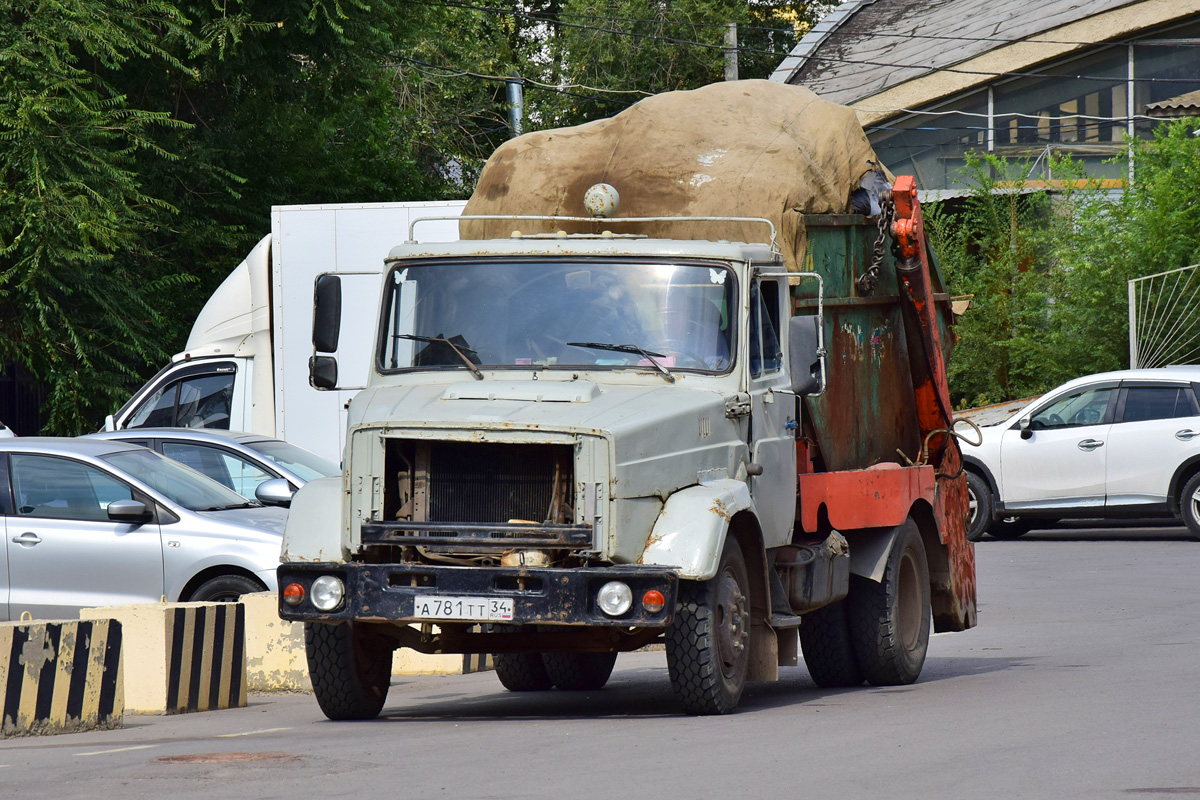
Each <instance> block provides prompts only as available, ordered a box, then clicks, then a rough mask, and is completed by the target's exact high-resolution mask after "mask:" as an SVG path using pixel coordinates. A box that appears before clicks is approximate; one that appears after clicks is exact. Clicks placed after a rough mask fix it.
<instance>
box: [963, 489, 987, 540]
mask: <svg viewBox="0 0 1200 800" xmlns="http://www.w3.org/2000/svg"><path fill="white" fill-rule="evenodd" d="M967 500H968V503H969V505H970V513H969V514H968V515H967V541H968V542H978V541H979V540H980V539H982V538H983V535H984V534H985V533H987V529H988V526H990V525H991V524H992V490H991V489H989V488H988V484H987V481H985V480H984V479H983V478H982V477H980V476H979V475H976V474H975V473H974V472H968V473H967Z"/></svg>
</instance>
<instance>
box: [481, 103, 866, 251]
mask: <svg viewBox="0 0 1200 800" xmlns="http://www.w3.org/2000/svg"><path fill="white" fill-rule="evenodd" d="M876 163H877V162H876V158H875V154H874V152H873V151H872V149H871V146H870V144H869V143H868V142H867V137H866V135H865V134H864V133H863V130H862V127H861V126H860V125H859V123H858V120H857V118H856V117H855V114H854V112H853V111H851V110H850V109H848V108H846V107H844V106H839V105H835V104H833V103H828V102H825V101H824V100H821V99H819V98H818V97H817V96H816V95H815V94H813V93H812V92H811V91H809V90H808V89H805V88H802V87H799V86H788V85H785V84H780V83H772V82H770V81H764V80H749V81H733V82H727V83H715V84H712V85H709V86H705V87H703V88H701V89H695V90H692V91H681V92H667V93H665V94H660V95H655V96H654V97H649V98H646V99H645V100H642V101H641V102H639V103H637V104H635V105H633V106H631V107H629V108H627V109H626V110H624V111H622V112H621V113H619V114H617V115H616V116H614V117H612V118H609V119H602V120H597V121H595V122H589V123H587V124H585V125H579V126H576V127H574V128H560V129H555V130H546V131H538V132H536V133H528V134H525V135H524V136H520V137H518V138H516V139H513V140H511V141H509V142H506V143H505V144H503V145H501V146H500V147H499V148H498V149H497V150H496V152H495V153H493V154H492V157H491V158H490V159H489V160H488V162H487V164H486V166H485V167H484V169H483V173H482V174H481V175H480V178H479V185H478V186H477V187H476V189H475V193H474V194H473V195H471V199H470V201H469V202H468V203H467V206H466V208H465V209H464V211H463V214H464V215H469V214H536V215H558V216H574V217H583V216H588V214H587V212H586V211H585V209H584V205H583V196H584V193H585V192H586V191H587V189H588V188H589V187H590V186H592V185H594V184H597V183H609V184H612V185H613V186H614V187H616V189H617V191H618V192H619V193H620V198H621V202H620V210H619V211H618V212H617V217H618V218H619V217H649V216H672V217H676V216H687V217H697V216H737V217H765V218H766V219H769V220H771V222H773V223H774V224H775V227H776V229H777V242H778V244H779V247H780V250H781V251H782V252H783V255H784V258H785V260H786V261H787V265H788V268H789V269H792V270H796V269H800V268H801V266H800V265H802V264H803V253H804V223H803V220H802V218H801V215H802V214H828V213H844V212H846V211H847V210H848V208H849V196H850V192H851V191H853V190H854V189H856V188H858V185H859V180H860V179H861V178H862V177H863V176H864V175H865V174H866V173H868V172H870V171H871V170H872V169H874V168H875V166H876ZM459 227H460V235H461V236H462V238H464V239H487V238H505V237H508V236H509V235H510V234H511V232H512V231H513V230H520V231H521V232H522V233H548V232H555V231H558V230H566V231H567V232H569V233H577V232H599V231H601V230H612V231H613V232H615V233H645V234H647V235H650V236H652V237H664V238H676V239H709V240H717V239H729V240H732V241H752V242H761V241H766V239H767V237H768V233H767V230H766V228H765V226H763V225H761V224H758V225H753V224H751V225H746V224H724V225H722V224H714V223H654V224H652V225H637V226H634V225H632V224H628V223H627V224H625V225H621V224H620V223H619V222H617V221H616V219H613V220H605V221H603V222H602V223H562V222H557V221H550V222H544V223H537V222H532V221H527V220H522V221H520V222H519V223H517V222H514V221H478V220H476V221H471V220H464V221H463V222H461V223H460V224H459Z"/></svg>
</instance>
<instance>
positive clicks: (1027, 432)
mask: <svg viewBox="0 0 1200 800" xmlns="http://www.w3.org/2000/svg"><path fill="white" fill-rule="evenodd" d="M1017 427H1018V428H1020V429H1021V438H1022V439H1032V438H1033V423H1032V422H1030V420H1029V417H1021V419H1020V421H1018V422H1017Z"/></svg>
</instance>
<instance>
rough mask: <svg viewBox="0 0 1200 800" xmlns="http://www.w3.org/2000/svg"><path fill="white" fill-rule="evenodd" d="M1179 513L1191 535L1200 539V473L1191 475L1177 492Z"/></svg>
mask: <svg viewBox="0 0 1200 800" xmlns="http://www.w3.org/2000/svg"><path fill="white" fill-rule="evenodd" d="M1179 514H1180V516H1182V517H1183V524H1184V525H1187V529H1188V530H1189V531H1191V534H1192V536H1195V537H1196V538H1198V539H1200V473H1197V474H1195V475H1193V476H1192V477H1191V478H1189V479H1188V482H1187V483H1185V484H1184V485H1183V491H1182V492H1180V494H1179Z"/></svg>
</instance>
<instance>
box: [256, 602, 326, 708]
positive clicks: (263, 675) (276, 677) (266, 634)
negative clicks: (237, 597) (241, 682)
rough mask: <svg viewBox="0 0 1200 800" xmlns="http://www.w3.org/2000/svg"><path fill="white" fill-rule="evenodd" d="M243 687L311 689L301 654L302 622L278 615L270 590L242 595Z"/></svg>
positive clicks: (305, 659) (288, 689)
mask: <svg viewBox="0 0 1200 800" xmlns="http://www.w3.org/2000/svg"><path fill="white" fill-rule="evenodd" d="M241 602H242V605H244V606H245V607H246V688H247V689H249V690H250V691H252V692H311V691H312V681H311V680H309V677H308V660H307V658H306V657H305V655H304V623H302V622H285V621H283V620H281V619H280V618H279V596H278V595H276V594H275V593H274V592H257V593H255V594H244V595H242V599H241Z"/></svg>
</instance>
